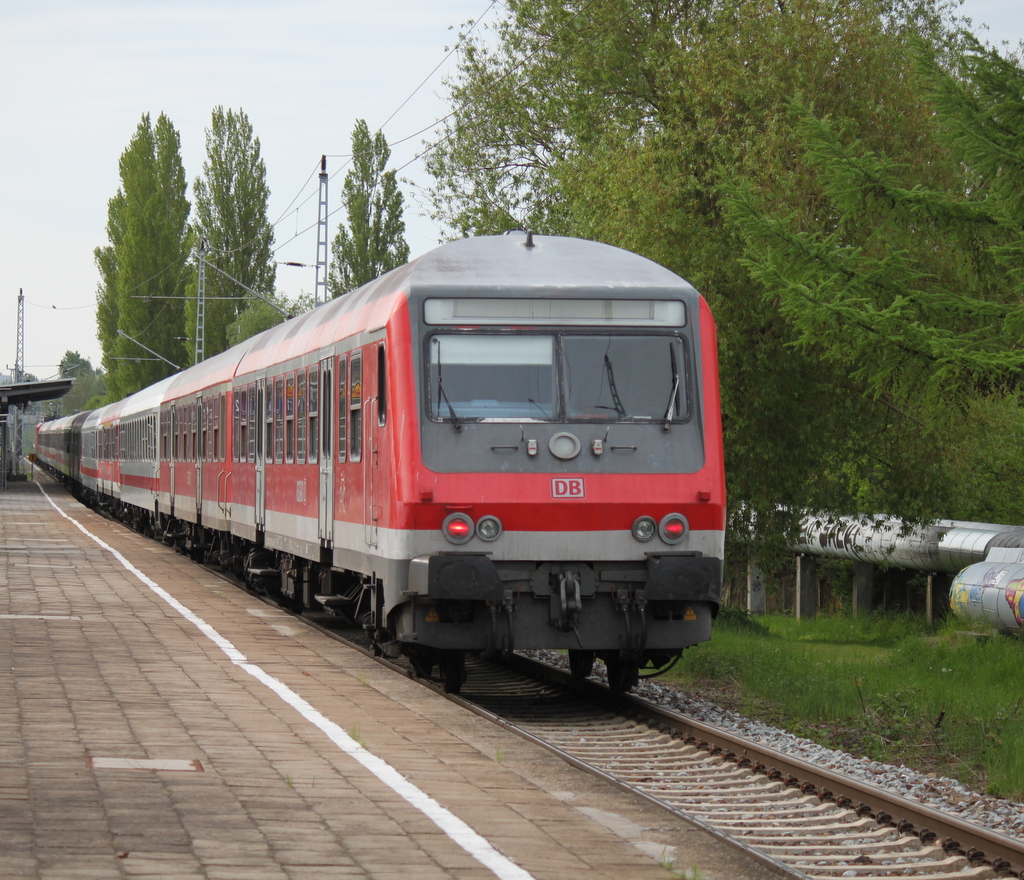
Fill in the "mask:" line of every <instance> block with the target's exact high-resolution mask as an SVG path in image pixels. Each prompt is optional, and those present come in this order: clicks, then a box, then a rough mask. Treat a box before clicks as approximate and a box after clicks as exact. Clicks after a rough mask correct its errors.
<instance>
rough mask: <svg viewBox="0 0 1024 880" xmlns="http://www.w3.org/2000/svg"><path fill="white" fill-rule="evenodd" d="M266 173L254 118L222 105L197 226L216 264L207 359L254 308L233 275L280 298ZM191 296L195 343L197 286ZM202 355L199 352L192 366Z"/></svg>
mask: <svg viewBox="0 0 1024 880" xmlns="http://www.w3.org/2000/svg"><path fill="white" fill-rule="evenodd" d="M266 176H267V175H266V167H265V165H264V162H263V158H262V156H261V155H260V140H259V138H258V137H255V136H254V135H253V131H252V125H251V124H250V122H249V117H248V116H247V115H246V114H245V112H244V111H243V110H238V111H237V112H236V111H234V110H232V109H230V108H229V109H228V110H225V109H224V108H223V107H220V106H218V107H215V108H214V110H213V114H212V118H211V121H210V127H209V128H207V129H206V161H205V162H203V173H202V176H200V177H197V178H196V181H195V184H194V192H195V217H194V220H193V224H192V229H193V233H194V240H195V242H196V244H197V246H199V245H205V256H206V260H207V262H208V264H209V265H208V266H207V271H206V278H205V293H206V301H205V308H204V314H205V326H204V334H203V335H204V352H205V356H206V357H210V356H211V355H215V354H217V353H218V352H221V351H223V350H224V349H226V348H228V347H229V345H230V343H229V342H228V338H227V334H228V327H229V326H231V325H232V324H233V323H234V322H235V321H236V320H237V319H238V317H239V315H240V314H241V313H242V312H243V311H245V309H247V308H249V307H250V306H252V305H253V297H251V296H250V295H249V294H248V293H246V291H245V289H244V288H243V287H241V286H239V285H238V284H236V283H235V282H234V281H232V280H231V278H234V279H237V280H238V281H240V282H241V283H242V284H244V285H245V286H246V287H249V288H252V289H253V290H256V291H258V292H259V293H262V294H263V295H264V296H271V295H272V294H273V293H274V285H275V280H276V273H277V267H276V266H275V264H274V261H273V254H272V251H271V248H272V247H273V243H274V228H273V226H272V225H271V223H270V220H269V219H268V216H267V205H268V200H269V198H270V189H269V188H268V186H267V181H266ZM211 267H214V268H211ZM218 269H219V270H221V271H217V270H218ZM222 272H225V273H227V275H229V276H231V278H228V277H227V276H226V275H224V274H221V273H222ZM189 295H190V299H189V301H188V306H187V309H186V320H187V322H188V327H189V334H190V336H191V337H192V338H193V339H194V338H195V333H196V299H195V295H196V289H195V286H194V285H193V286H192V287H191V288H190V291H189ZM194 352H195V349H194V348H193V350H192V352H191V353H190V359H189V362H190V363H191V360H192V356H193V355H194Z"/></svg>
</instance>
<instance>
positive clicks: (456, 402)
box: [430, 335, 556, 421]
mask: <svg viewBox="0 0 1024 880" xmlns="http://www.w3.org/2000/svg"><path fill="white" fill-rule="evenodd" d="M554 343H555V341H554V339H553V337H551V336H491V335H486V336H485V335H465V336H463V335H458V336H447V335H437V336H433V337H431V339H430V388H431V401H430V406H431V415H432V416H433V417H434V418H438V419H451V420H452V421H458V420H459V419H487V418H499V419H550V418H553V417H554V413H555V377H556V370H555V344H554Z"/></svg>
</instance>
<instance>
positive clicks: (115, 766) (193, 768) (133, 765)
mask: <svg viewBox="0 0 1024 880" xmlns="http://www.w3.org/2000/svg"><path fill="white" fill-rule="evenodd" d="M88 763H89V766H90V767H92V768H93V769H94V770H180V771H185V772H191V773H202V772H203V765H202V764H201V763H200V762H199V761H186V760H185V759H183V758H89V759H88Z"/></svg>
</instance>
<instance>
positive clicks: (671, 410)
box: [661, 342, 679, 431]
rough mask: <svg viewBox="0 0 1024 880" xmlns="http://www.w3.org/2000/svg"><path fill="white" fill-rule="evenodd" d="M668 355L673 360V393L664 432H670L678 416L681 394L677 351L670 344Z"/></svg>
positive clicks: (667, 410) (663, 427) (666, 415)
mask: <svg viewBox="0 0 1024 880" xmlns="http://www.w3.org/2000/svg"><path fill="white" fill-rule="evenodd" d="M668 354H669V357H670V358H671V359H672V393H671V394H670V395H669V398H668V409H666V410H665V424H663V425H662V426H661V430H662V431H668V430H670V429H671V427H672V419H673V417H674V416H675V414H676V395H678V394H679V364H677V363H676V349H675V346H674V345H672V343H671V342H670V343H669V344H668Z"/></svg>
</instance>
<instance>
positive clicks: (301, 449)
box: [295, 369, 306, 464]
mask: <svg viewBox="0 0 1024 880" xmlns="http://www.w3.org/2000/svg"><path fill="white" fill-rule="evenodd" d="M295 460H296V461H297V462H298V463H299V464H305V463H306V371H305V370H304V369H303V370H299V374H298V375H297V376H296V377H295Z"/></svg>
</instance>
